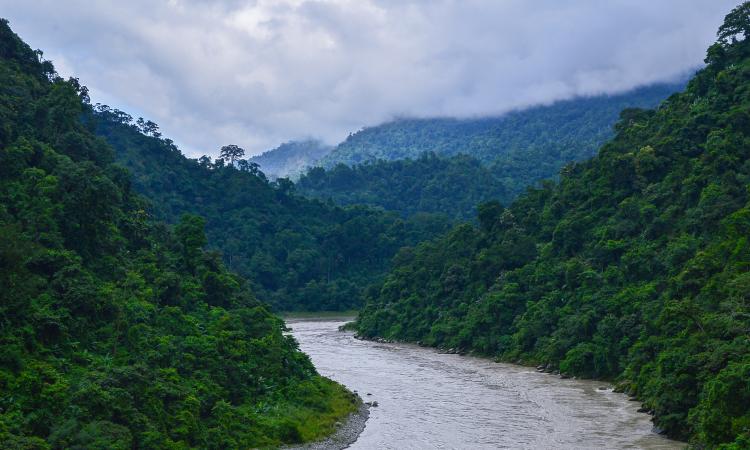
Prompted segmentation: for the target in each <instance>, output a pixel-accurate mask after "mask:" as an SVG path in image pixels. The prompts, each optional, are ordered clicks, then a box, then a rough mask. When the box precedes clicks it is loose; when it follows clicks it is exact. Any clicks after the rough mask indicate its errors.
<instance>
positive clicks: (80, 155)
mask: <svg viewBox="0 0 750 450" xmlns="http://www.w3.org/2000/svg"><path fill="white" fill-rule="evenodd" d="M41 56H42V55H41V52H34V51H32V50H31V49H30V48H29V47H28V46H27V45H26V44H24V43H23V42H22V41H21V40H20V39H19V38H18V37H17V36H16V35H15V34H14V33H13V32H12V31H11V30H10V28H9V27H8V23H7V21H0V80H1V81H0V286H2V289H0V447H2V448H5V449H47V448H71V449H84V448H85V449H131V448H173V449H187V448H198V447H199V448H215V449H225V448H254V447H276V446H278V445H280V444H282V443H293V442H301V441H309V440H313V439H317V438H319V437H321V436H324V435H327V434H329V433H330V432H331V431H332V430H333V429H334V424H335V423H336V421H338V420H341V419H342V418H343V417H345V416H346V415H347V414H348V413H349V412H351V411H354V410H356V409H357V407H358V405H357V402H356V399H355V397H354V396H353V395H352V394H351V393H349V392H348V391H346V390H345V389H344V388H343V387H341V386H340V385H338V384H336V383H334V382H332V381H330V380H328V379H326V378H323V377H320V376H318V375H317V373H316V371H315V368H314V367H313V365H312V364H311V362H310V361H309V359H308V358H307V356H306V355H304V354H303V353H301V352H300V351H299V350H298V348H297V344H296V342H295V341H294V339H292V338H291V337H287V336H285V334H284V331H285V328H284V325H283V322H282V321H281V320H280V319H278V318H276V317H275V316H273V315H272V314H270V313H269V312H268V309H267V308H266V307H265V306H264V305H263V304H262V303H261V302H259V301H258V300H257V299H256V298H255V296H254V295H253V294H252V293H251V291H250V290H249V289H248V285H247V283H246V282H245V281H244V280H243V279H242V278H241V277H240V276H238V275H235V274H234V273H231V272H229V271H228V270H227V268H226V267H225V265H224V264H223V263H222V260H221V258H220V256H219V254H217V253H216V252H214V251H207V250H206V249H205V247H206V242H207V241H206V237H205V235H204V231H203V229H204V225H205V222H204V219H202V218H201V217H198V216H194V215H182V216H181V218H179V219H178V220H176V222H177V223H176V224H175V225H174V226H167V225H165V224H163V223H159V222H156V221H154V220H151V219H150V217H149V215H148V213H147V212H146V210H147V208H146V206H147V204H146V202H145V201H144V199H143V198H142V197H140V196H139V195H137V194H136V193H135V191H134V189H133V182H132V179H131V177H130V176H129V175H128V173H127V172H126V170H125V169H123V168H122V167H121V166H119V165H116V164H114V161H115V152H114V150H113V148H112V147H110V146H109V145H108V144H107V143H106V142H104V140H103V139H101V138H98V137H97V136H95V134H94V132H93V131H94V127H95V121H94V120H93V115H94V113H93V109H92V107H91V105H90V104H89V101H88V95H87V91H86V89H85V88H84V87H82V86H81V85H80V84H79V83H78V81H77V80H75V79H70V80H67V81H66V80H63V79H61V78H60V77H59V76H58V75H57V74H56V73H55V71H54V68H53V66H52V64H51V63H49V62H48V61H44V60H43V59H42V57H41ZM82 118H83V120H81V119H82ZM196 170H202V169H196ZM268 192H269V195H279V198H280V199H279V200H278V201H286V200H284V198H285V197H283V196H281V195H280V194H277V192H278V191H276V190H272V189H270V188H268ZM289 201H293V200H289ZM342 214H343V213H342Z"/></svg>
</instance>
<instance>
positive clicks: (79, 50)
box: [0, 0, 737, 156]
mask: <svg viewBox="0 0 750 450" xmlns="http://www.w3.org/2000/svg"><path fill="white" fill-rule="evenodd" d="M689 3H690V6H689V7H687V6H686V3H685V2H684V0H660V1H654V0H627V1H626V0H612V1H607V2H598V1H596V2H595V1H590V0H567V1H566V0H537V1H526V0H436V1H419V0H331V1H320V0H255V1H239V0H234V1H232V0H224V1H208V0H169V1H164V2H159V1H149V0H129V1H127V2H121V1H96V2H91V1H84V0H35V1H33V2H26V1H23V2H22V1H17V0H0V7H1V8H2V9H1V11H2V14H3V15H4V17H6V18H8V19H9V20H10V21H11V26H12V27H13V28H14V30H15V31H16V32H17V33H19V34H20V35H21V37H22V38H24V39H25V40H26V41H27V42H28V43H29V44H30V45H31V46H32V47H35V48H41V49H42V50H44V51H45V56H46V57H47V58H49V59H52V60H53V62H55V63H56V66H57V68H58V71H60V72H61V73H62V74H63V75H65V76H73V75H74V76H77V77H79V78H80V79H81V81H82V82H83V83H84V84H86V85H87V86H88V87H89V88H90V89H91V92H92V98H93V100H94V101H100V102H103V103H108V104H110V105H112V106H116V107H119V108H121V109H124V110H126V111H127V112H130V113H131V114H134V115H143V116H144V117H146V118H149V119H152V120H154V121H155V122H157V123H159V124H160V126H161V128H162V131H163V132H164V134H165V135H166V136H169V137H172V138H173V139H175V141H176V142H178V143H179V144H181V146H182V147H183V150H184V151H186V153H188V154H191V155H193V156H195V155H200V154H204V153H208V154H216V152H217V151H218V148H219V147H221V146H222V145H225V144H228V143H234V144H238V145H240V146H243V147H245V148H246V149H247V150H248V153H252V154H254V153H260V152H262V151H263V150H266V149H268V148H271V147H274V146H276V145H278V144H279V143H281V142H284V141H287V140H290V139H301V138H307V137H318V138H322V139H323V140H325V141H327V142H329V143H335V142H337V141H339V140H341V139H342V138H343V137H345V136H346V135H347V134H348V133H349V132H351V131H355V130H357V129H359V128H360V127H362V126H366V125H374V124H377V123H380V122H383V121H385V120H388V119H390V118H393V117H395V116H420V117H421V116H459V117H466V116H480V115H492V114H499V113H503V112H505V111H508V110H510V109H514V108H521V107H525V106H529V105H533V104H539V103H549V102H552V101H555V100H560V99H565V98H570V97H573V96H577V95H591V94H598V93H608V92H618V91H623V90H626V89H629V88H632V87H636V86H639V85H643V84H647V83H652V82H656V81H664V80H669V79H673V78H675V77H676V76H679V75H682V74H684V73H685V72H686V71H688V70H690V69H693V68H695V67H697V66H698V65H699V64H701V62H702V60H703V57H704V54H705V49H706V47H707V46H708V45H709V44H710V43H711V42H713V41H714V40H715V32H716V29H717V28H718V26H719V25H720V24H721V21H722V20H723V17H724V15H725V14H726V13H727V12H729V10H730V9H731V8H732V7H733V6H735V4H736V3H737V0H732V1H725V0H693V1H691V2H689Z"/></svg>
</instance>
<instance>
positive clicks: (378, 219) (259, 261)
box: [90, 105, 448, 310]
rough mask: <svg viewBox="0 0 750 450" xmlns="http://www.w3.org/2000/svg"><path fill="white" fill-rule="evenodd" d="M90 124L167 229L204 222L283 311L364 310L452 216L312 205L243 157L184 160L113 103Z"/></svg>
mask: <svg viewBox="0 0 750 450" xmlns="http://www.w3.org/2000/svg"><path fill="white" fill-rule="evenodd" d="M90 125H91V126H92V127H94V128H95V129H96V132H97V134H99V135H100V136H102V137H103V138H104V139H106V141H107V142H108V143H110V144H111V145H112V147H113V148H114V149H115V151H116V159H117V161H118V162H120V163H121V164H122V165H124V166H125V167H127V168H128V169H129V170H130V172H131V173H132V174H133V188H134V189H135V190H136V191H138V192H140V193H142V194H144V195H145V196H146V197H147V198H148V199H149V200H151V205H150V206H149V208H148V210H149V211H152V212H153V213H154V215H155V216H156V217H158V218H160V219H164V220H166V221H168V222H170V223H174V222H176V221H177V220H178V219H179V217H180V216H181V215H182V214H184V213H191V214H198V215H201V216H203V217H205V218H206V233H207V235H208V242H209V245H210V247H212V248H215V249H218V250H220V251H221V252H222V254H223V256H224V261H225V263H226V264H227V265H228V266H229V268H230V269H231V270H234V271H236V272H238V273H239V274H240V275H242V276H244V277H246V278H247V279H248V280H249V281H250V283H251V286H252V288H253V291H254V292H255V294H256V295H257V296H258V298H260V299H261V300H263V301H265V302H268V303H270V304H271V305H272V306H273V307H274V308H275V309H277V310H341V309H351V308H356V307H359V306H360V305H361V304H362V300H361V299H362V290H363V287H364V286H366V285H367V284H368V283H369V282H371V281H373V280H375V279H377V278H378V277H380V276H381V275H382V274H383V272H384V271H385V270H386V269H387V267H388V264H389V261H390V259H391V258H392V256H393V255H394V254H395V253H396V251H397V250H398V249H399V248H400V247H402V246H404V245H413V244H415V243H417V242H419V241H421V240H423V239H426V238H429V237H434V236H436V235H437V234H438V233H442V232H444V231H445V230H446V229H447V223H448V222H447V220H446V219H445V218H443V217H438V216H435V215H428V214H419V215H416V216H413V217H411V218H409V219H408V220H403V219H401V218H400V217H399V216H398V215H397V214H395V213H384V212H382V211H376V210H373V209H368V208H364V207H351V208H346V209H343V208H339V207H336V206H334V205H332V204H326V203H322V202H320V201H317V200H308V199H306V198H303V197H300V196H298V195H296V194H295V192H294V185H293V184H292V183H291V182H290V181H289V180H287V179H279V180H277V181H275V182H270V181H269V180H268V179H267V178H266V177H265V175H264V174H263V173H262V172H260V171H258V168H257V166H255V165H253V164H250V163H248V162H246V161H240V162H239V163H238V166H237V167H238V168H234V167H229V166H227V165H225V164H224V163H223V161H221V160H217V161H216V162H212V161H211V160H210V159H208V158H205V157H204V158H201V159H200V160H198V161H196V160H190V159H187V158H185V157H184V156H183V155H182V154H181V153H180V151H179V150H178V149H177V147H175V146H174V144H173V143H172V142H171V141H170V140H169V139H165V138H163V137H161V135H159V133H158V131H155V129H154V127H153V126H152V127H151V129H150V130H148V129H145V128H144V127H140V126H139V125H138V122H133V120H132V117H130V116H128V115H127V114H125V113H123V112H121V111H117V110H112V109H110V108H108V107H106V106H101V105H100V106H98V107H97V112H96V114H95V115H94V116H93V117H92V118H91V119H90ZM144 132H146V133H148V135H147V134H144Z"/></svg>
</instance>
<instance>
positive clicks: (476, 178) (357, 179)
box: [297, 153, 512, 220]
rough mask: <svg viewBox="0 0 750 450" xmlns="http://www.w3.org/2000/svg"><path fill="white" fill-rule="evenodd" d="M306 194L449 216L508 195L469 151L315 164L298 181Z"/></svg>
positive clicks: (460, 216) (465, 215) (465, 214)
mask: <svg viewBox="0 0 750 450" xmlns="http://www.w3.org/2000/svg"><path fill="white" fill-rule="evenodd" d="M297 189H298V191H299V192H301V193H302V194H304V195H307V196H309V197H315V198H319V199H321V200H328V199H331V200H333V201H334V202H335V203H336V204H340V205H356V204H362V205H370V206H375V207H379V208H383V209H385V210H388V211H397V212H398V213H400V214H401V215H402V216H404V217H410V216H413V215H414V214H418V213H420V212H428V213H439V214H445V215H447V216H448V217H450V218H451V219H453V220H465V219H469V218H472V217H474V215H475V214H476V205H477V204H478V203H481V202H484V201H488V200H493V199H497V200H500V201H501V202H503V203H509V202H510V201H511V200H512V196H511V195H509V190H508V189H507V188H506V186H505V183H504V180H503V179H501V177H500V176H498V174H497V173H495V172H494V171H493V170H491V169H489V168H488V167H485V166H484V165H482V163H480V162H479V160H477V159H474V158H472V157H470V156H468V155H456V156H452V157H449V158H443V157H438V156H437V155H435V154H434V153H425V154H423V155H421V156H420V157H419V158H417V159H404V160H397V161H375V162H368V163H364V164H358V165H355V166H353V167H349V166H347V165H344V164H337V165H336V166H335V167H333V168H331V169H328V170H326V169H324V168H322V167H315V168H312V169H310V170H308V172H307V173H306V174H305V175H303V176H302V177H301V178H300V179H299V181H298V182H297Z"/></svg>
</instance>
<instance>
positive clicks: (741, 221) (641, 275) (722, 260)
mask: <svg viewBox="0 0 750 450" xmlns="http://www.w3.org/2000/svg"><path fill="white" fill-rule="evenodd" d="M749 35H750V3H744V4H743V5H741V6H740V7H738V8H737V9H736V10H734V11H733V12H732V13H731V14H730V15H729V16H727V20H726V22H725V24H724V26H722V27H721V28H720V30H719V41H718V42H717V43H716V44H715V45H713V46H711V47H710V48H709V50H708V56H707V59H706V62H707V66H706V67H705V68H704V69H703V70H701V71H700V72H699V73H698V74H697V75H696V76H695V77H694V78H693V79H692V80H691V81H690V82H689V84H688V86H687V89H686V91H685V92H683V93H680V94H676V95H674V96H672V97H670V98H669V99H668V100H666V101H665V102H664V103H663V104H662V105H661V106H660V107H658V108H657V109H655V110H634V109H629V110H625V111H624V112H623V113H622V115H621V119H620V121H619V123H618V125H617V127H616V136H615V138H614V139H613V140H611V141H610V142H608V143H606V144H605V145H604V146H603V147H602V148H601V150H600V152H599V155H598V156H596V157H594V158H593V159H592V160H590V161H588V162H585V163H580V164H575V165H572V166H569V167H567V168H566V170H565V171H564V172H563V175H562V180H561V182H560V183H559V184H552V183H548V184H546V185H545V186H543V187H542V188H540V189H536V190H533V191H531V192H529V193H527V194H526V195H523V196H522V197H520V198H519V200H518V201H516V202H515V203H514V204H513V205H512V206H510V207H509V208H507V209H505V208H503V207H502V206H501V205H500V204H498V203H495V202H491V203H486V204H483V205H481V206H480V207H479V212H478V219H479V224H480V226H479V227H478V228H475V227H472V226H469V225H461V226H458V227H457V228H455V229H454V230H453V231H451V232H450V233H449V234H447V235H446V236H444V237H443V238H441V239H439V240H436V241H432V242H428V243H423V244H421V245H419V246H417V247H416V248H412V249H405V250H402V251H401V252H400V253H399V255H398V256H397V257H396V259H395V268H394V269H393V270H392V271H391V272H390V273H389V275H388V276H387V277H386V278H385V279H384V281H383V282H382V283H380V284H379V285H377V286H375V287H373V288H371V289H370V290H369V291H368V293H369V294H368V295H369V301H368V304H367V306H366V308H365V309H364V310H363V311H362V312H361V313H360V316H359V318H358V319H357V322H356V324H355V325H356V328H357V329H358V330H359V333H360V334H362V335H364V336H367V337H374V336H382V337H386V338H393V339H401V340H410V341H421V342H422V343H423V344H426V345H433V346H440V347H446V348H455V349H458V350H459V351H473V352H476V353H480V354H483V355H490V356H494V357H498V358H500V359H503V360H508V361H523V362H526V363H535V364H543V365H545V366H547V367H548V368H549V369H557V370H560V371H561V372H562V373H563V374H567V375H575V376H583V377H597V378H615V379H617V380H619V381H620V382H621V387H622V388H623V389H624V390H625V391H627V392H628V393H630V394H632V395H635V396H637V397H638V398H639V399H640V400H641V401H642V402H643V403H644V405H645V407H646V408H647V409H648V410H649V411H651V412H652V413H653V414H654V421H655V423H656V425H657V426H658V427H659V428H660V429H662V430H664V431H665V432H666V433H668V434H669V435H671V436H673V437H678V438H684V439H690V440H692V441H694V442H695V443H697V444H700V445H704V446H707V447H718V446H721V445H725V447H723V448H737V449H739V448H748V446H750V431H749V430H750V241H748V236H750V202H749V201H750V193H749V189H748V186H750V162H749V161H750V41H749V40H748V39H747V38H748V36H749ZM731 443H733V444H731Z"/></svg>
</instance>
